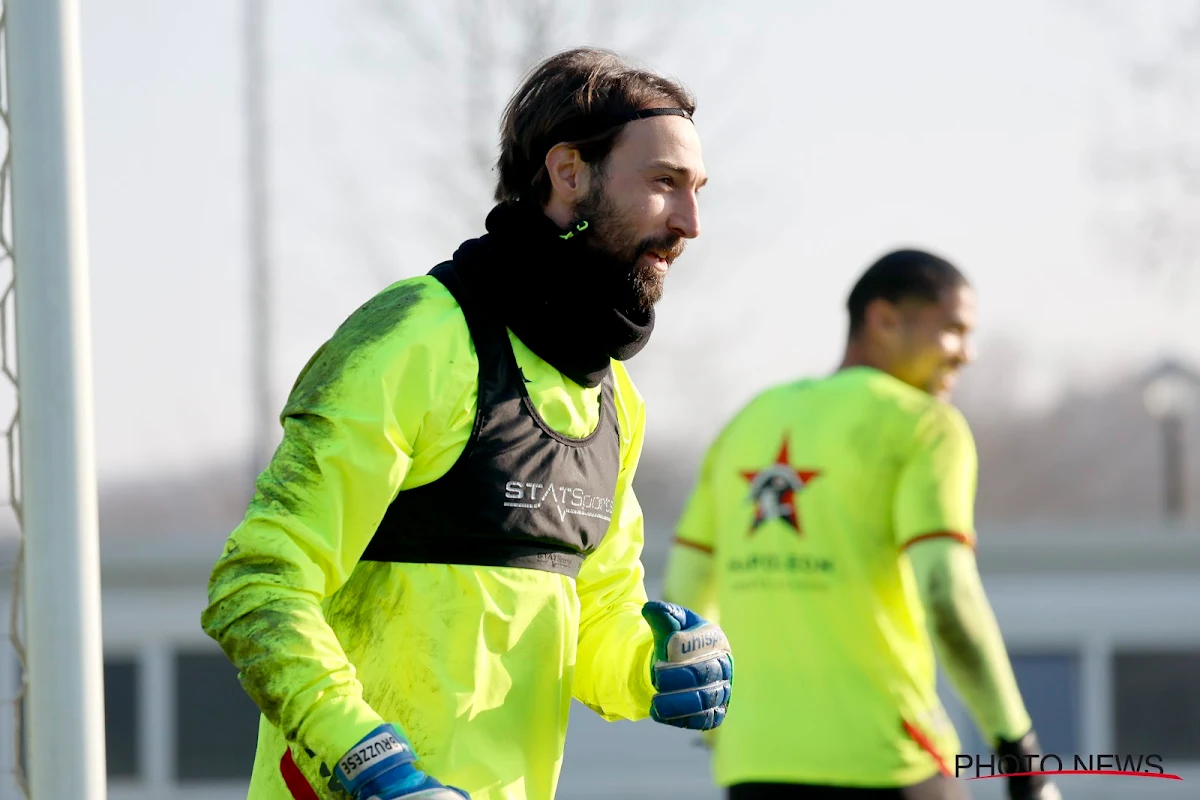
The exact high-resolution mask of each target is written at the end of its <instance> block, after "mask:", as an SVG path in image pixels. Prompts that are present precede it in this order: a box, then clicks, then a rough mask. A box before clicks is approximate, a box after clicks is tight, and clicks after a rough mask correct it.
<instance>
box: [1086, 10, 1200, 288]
mask: <svg viewBox="0 0 1200 800" xmlns="http://www.w3.org/2000/svg"><path fill="white" fill-rule="evenodd" d="M1098 8H1099V9H1100V10H1101V12H1102V16H1103V19H1104V21H1105V22H1106V24H1108V25H1109V26H1110V27H1111V28H1112V29H1114V30H1118V31H1119V32H1120V35H1119V42H1120V44H1121V45H1122V47H1123V48H1124V49H1128V50H1129V51H1130V53H1129V55H1128V56H1127V59H1128V62H1127V66H1126V69H1125V75H1126V86H1125V89H1126V93H1125V94H1124V95H1123V96H1122V97H1121V100H1120V101H1119V102H1117V103H1115V104H1114V108H1113V119H1112V120H1111V121H1110V125H1109V129H1108V131H1107V133H1106V137H1105V141H1102V142H1101V143H1100V145H1099V147H1098V152H1097V154H1096V155H1097V157H1096V171H1097V175H1098V177H1099V178H1100V180H1101V182H1102V183H1103V184H1105V185H1106V186H1107V187H1108V188H1109V190H1110V194H1109V195H1108V197H1109V199H1110V200H1111V203H1112V208H1111V216H1112V217H1113V219H1112V224H1109V225H1106V230H1107V232H1109V233H1110V234H1115V240H1114V242H1113V244H1114V245H1116V246H1117V248H1116V250H1115V252H1116V253H1117V254H1118V255H1119V257H1120V258H1121V259H1122V260H1126V261H1132V262H1133V263H1135V264H1137V265H1138V266H1139V267H1142V268H1147V269H1149V270H1151V271H1152V273H1154V274H1157V275H1159V276H1161V277H1163V278H1165V279H1167V280H1168V281H1169V282H1170V284H1171V288H1172V290H1173V293H1175V294H1178V290H1179V289H1181V288H1182V286H1181V284H1182V283H1183V282H1185V281H1190V280H1191V279H1192V278H1193V273H1195V272H1196V271H1197V268H1198V267H1200V0H1186V2H1173V3H1162V2H1160V3H1158V4H1157V5H1156V4H1154V3H1147V4H1144V5H1143V4H1135V5H1132V6H1107V7H1105V6H1099V7H1098ZM1155 12H1159V13H1158V14H1156V13H1155ZM1131 14H1133V15H1134V16H1130V15H1131ZM1139 23H1140V24H1139Z"/></svg>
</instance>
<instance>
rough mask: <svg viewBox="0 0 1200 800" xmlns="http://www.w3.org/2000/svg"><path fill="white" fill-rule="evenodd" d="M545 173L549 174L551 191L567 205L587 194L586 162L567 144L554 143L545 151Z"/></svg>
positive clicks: (587, 170) (587, 171)
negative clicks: (548, 150)
mask: <svg viewBox="0 0 1200 800" xmlns="http://www.w3.org/2000/svg"><path fill="white" fill-rule="evenodd" d="M546 174H547V175H549V176H550V186H551V191H552V193H553V194H554V195H557V196H558V197H559V198H560V199H561V200H562V201H563V202H565V203H566V204H567V205H574V203H575V201H576V200H578V199H579V198H581V197H583V196H585V195H586V194H587V190H588V175H589V169H588V165H587V162H585V161H584V160H583V158H582V157H581V156H580V155H579V151H578V150H576V149H575V148H574V147H571V146H570V145H568V144H561V143H560V144H556V145H554V147H551V148H550V152H548V153H546Z"/></svg>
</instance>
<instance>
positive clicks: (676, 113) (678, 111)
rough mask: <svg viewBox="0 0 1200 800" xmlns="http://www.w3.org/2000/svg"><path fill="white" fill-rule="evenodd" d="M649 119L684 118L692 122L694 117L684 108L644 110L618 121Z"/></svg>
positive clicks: (629, 114) (624, 116) (632, 112)
mask: <svg viewBox="0 0 1200 800" xmlns="http://www.w3.org/2000/svg"><path fill="white" fill-rule="evenodd" d="M647 117H683V118H684V119H686V120H689V121H690V120H691V118H692V115H691V114H689V113H688V112H686V111H684V110H683V109H682V108H643V109H642V110H641V111H631V112H630V113H628V114H621V115H619V116H617V117H616V119H618V120H621V122H633V121H634V120H635V119H646V118H647Z"/></svg>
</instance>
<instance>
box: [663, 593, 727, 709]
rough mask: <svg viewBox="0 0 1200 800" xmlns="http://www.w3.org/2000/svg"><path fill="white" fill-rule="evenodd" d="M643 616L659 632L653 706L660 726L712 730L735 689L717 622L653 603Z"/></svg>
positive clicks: (725, 644)
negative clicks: (732, 688)
mask: <svg viewBox="0 0 1200 800" xmlns="http://www.w3.org/2000/svg"><path fill="white" fill-rule="evenodd" d="M642 616H643V617H645V619H646V622H648V623H650V629H651V630H652V631H654V664H653V666H651V668H650V680H651V682H652V683H653V684H654V688H655V689H656V690H657V692H658V693H657V694H656V695H654V700H653V701H652V702H651V704H650V716H651V717H653V718H654V721H655V722H661V723H663V724H664V725H674V726H675V727H677V728H689V729H691V730H697V731H707V730H712V729H713V728H716V727H717V726H718V725H720V724H721V721H722V720H724V719H725V710H726V708H727V707H728V706H729V694H730V691H731V687H732V685H733V656H732V655H731V654H730V652H729V640H728V639H726V638H725V633H724V632H723V631H722V630H721V628H720V627H719V626H717V625H716V624H715V623H712V622H709V621H708V620H706V619H704V618H703V617H701V616H699V615H698V614H696V613H695V612H694V611H691V610H689V609H686V608H683V607H682V606H677V605H675V604H673V603H660V602H658V601H651V602H649V603H646V605H644V606H642Z"/></svg>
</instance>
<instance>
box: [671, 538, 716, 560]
mask: <svg viewBox="0 0 1200 800" xmlns="http://www.w3.org/2000/svg"><path fill="white" fill-rule="evenodd" d="M675 544H681V545H683V546H684V547H690V548H692V549H693V550H699V551H700V552H701V553H708V554H709V555H710V556H711V555H712V552H713V549H712V548H711V547H709V546H708V545H706V544H697V543H696V542H689V541H688V540H687V539H681V538H679V537H678V536H676V537H675Z"/></svg>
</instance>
